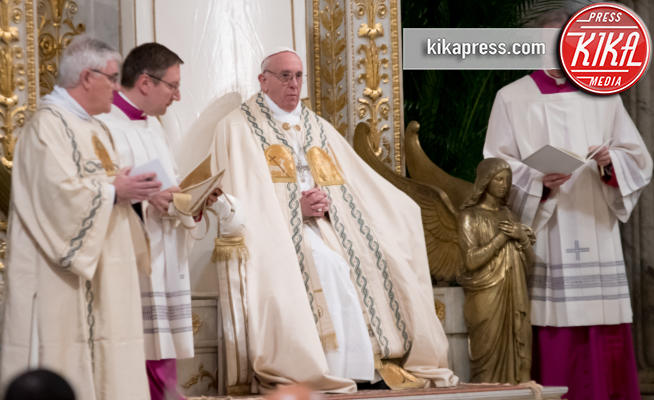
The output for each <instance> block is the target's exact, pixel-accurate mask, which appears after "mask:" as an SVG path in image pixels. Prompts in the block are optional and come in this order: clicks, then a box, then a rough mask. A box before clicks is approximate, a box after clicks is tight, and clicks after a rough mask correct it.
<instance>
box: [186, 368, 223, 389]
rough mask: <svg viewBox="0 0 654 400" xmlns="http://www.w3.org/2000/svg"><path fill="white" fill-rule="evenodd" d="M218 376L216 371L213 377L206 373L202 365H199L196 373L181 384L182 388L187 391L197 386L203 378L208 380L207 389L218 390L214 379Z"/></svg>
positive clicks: (216, 380) (216, 381)
mask: <svg viewBox="0 0 654 400" xmlns="http://www.w3.org/2000/svg"><path fill="white" fill-rule="evenodd" d="M217 376H218V371H216V374H215V375H212V374H211V372H209V371H207V370H206V369H204V365H203V364H200V366H199V367H198V372H197V373H196V374H195V375H193V376H192V377H190V378H189V379H188V380H187V381H186V382H184V383H183V384H182V387H183V388H184V389H189V388H190V387H192V386H195V385H196V384H198V383H199V382H200V381H202V379H203V378H207V379H208V380H209V386H208V387H209V388H214V389H216V390H218V379H217V378H216V377H217Z"/></svg>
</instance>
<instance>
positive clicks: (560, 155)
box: [522, 139, 611, 175]
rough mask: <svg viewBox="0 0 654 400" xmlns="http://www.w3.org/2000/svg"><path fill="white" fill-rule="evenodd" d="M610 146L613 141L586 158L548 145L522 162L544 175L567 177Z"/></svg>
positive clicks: (603, 144) (604, 144)
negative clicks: (562, 175)
mask: <svg viewBox="0 0 654 400" xmlns="http://www.w3.org/2000/svg"><path fill="white" fill-rule="evenodd" d="M610 144H611V139H609V140H607V141H606V142H604V143H602V144H601V145H600V146H598V147H597V148H596V149H595V150H593V151H592V152H590V153H588V155H586V156H585V157H583V156H580V155H579V154H575V153H573V152H571V151H567V150H564V149H560V148H558V147H554V146H551V145H549V144H547V145H545V146H543V147H541V148H540V149H538V150H536V151H535V152H534V153H532V154H531V155H530V156H529V157H527V158H525V159H524V160H522V162H523V163H525V164H526V165H528V166H530V167H531V168H534V169H536V170H538V171H540V172H542V173H544V174H566V175H567V174H571V173H573V172H574V171H575V170H576V169H577V168H579V167H581V166H582V165H584V164H586V163H587V162H589V161H590V160H591V159H592V158H593V157H594V156H595V154H597V152H599V151H600V150H601V149H602V147H607V146H609V145H610Z"/></svg>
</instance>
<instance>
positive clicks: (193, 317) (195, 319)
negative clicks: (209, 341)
mask: <svg viewBox="0 0 654 400" xmlns="http://www.w3.org/2000/svg"><path fill="white" fill-rule="evenodd" d="M191 320H192V321H193V335H197V334H198V332H199V331H200V327H201V326H202V320H201V319H200V316H199V315H197V314H196V313H192V314H191Z"/></svg>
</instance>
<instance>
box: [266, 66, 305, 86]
mask: <svg viewBox="0 0 654 400" xmlns="http://www.w3.org/2000/svg"><path fill="white" fill-rule="evenodd" d="M263 72H268V73H269V74H272V75H273V76H274V77H275V78H277V79H279V80H280V81H281V82H282V83H283V84H284V85H286V84H288V83H289V82H290V81H291V79H293V78H295V80H296V81H297V82H302V77H303V76H304V74H303V73H302V71H298V72H296V73H292V72H289V71H284V72H282V73H280V74H277V73H275V72H272V71H271V70H269V69H265V70H263Z"/></svg>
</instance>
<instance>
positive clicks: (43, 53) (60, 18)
mask: <svg viewBox="0 0 654 400" xmlns="http://www.w3.org/2000/svg"><path fill="white" fill-rule="evenodd" d="M77 11H78V6H77V3H76V2H75V1H73V0H39V3H38V16H39V28H38V33H39V86H40V89H41V96H43V95H45V94H48V93H50V91H52V88H54V84H55V80H56V77H57V73H58V72H59V60H60V59H61V54H62V53H63V51H64V49H65V48H66V46H68V43H70V41H71V40H73V38H74V37H75V36H77V35H79V34H80V33H83V32H84V31H85V30H86V28H85V26H84V24H78V25H77V26H76V25H75V24H74V23H73V18H74V17H75V15H76V14H77Z"/></svg>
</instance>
